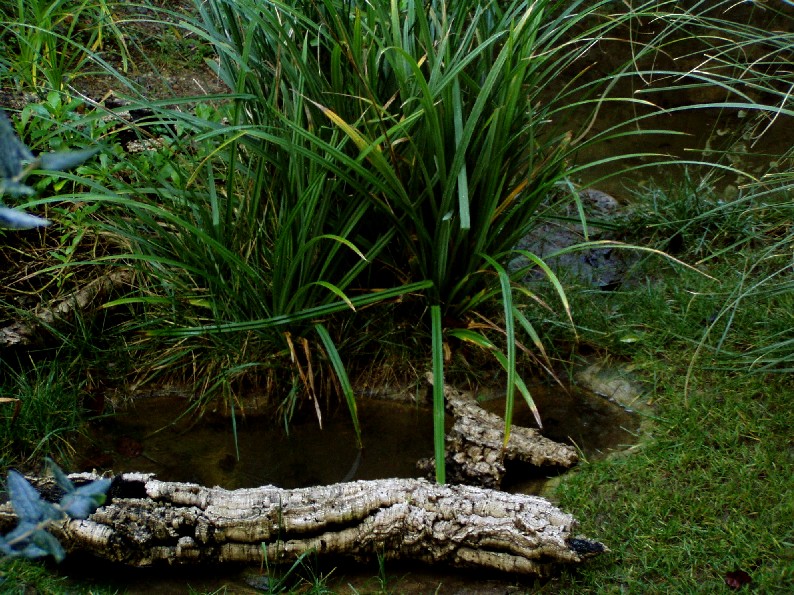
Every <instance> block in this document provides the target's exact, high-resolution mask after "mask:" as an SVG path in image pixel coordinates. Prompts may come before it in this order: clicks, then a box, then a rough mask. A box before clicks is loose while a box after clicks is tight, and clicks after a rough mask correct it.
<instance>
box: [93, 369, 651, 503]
mask: <svg viewBox="0 0 794 595" xmlns="http://www.w3.org/2000/svg"><path fill="white" fill-rule="evenodd" d="M531 391H532V394H533V397H534V399H535V401H536V403H537V405H538V408H539V409H540V412H541V416H542V418H543V422H544V433H545V434H546V435H547V436H548V437H550V438H552V439H555V440H558V441H562V442H568V443H572V444H575V445H576V446H577V447H578V448H580V449H581V450H582V451H583V452H584V454H585V456H587V457H589V458H593V457H598V456H600V455H602V454H606V453H609V452H611V451H614V450H617V449H621V448H623V447H625V446H626V445H628V444H632V443H634V442H635V441H636V438H635V434H636V432H637V430H638V428H639V418H638V417H637V416H636V415H632V414H630V413H627V412H626V411H624V410H623V409H621V408H620V407H618V406H616V405H614V404H612V403H610V402H608V401H606V400H605V399H602V398H600V397H597V396H592V395H589V394H588V393H585V392H583V391H581V390H578V389H576V388H575V387H570V388H568V389H562V388H560V387H559V386H548V385H545V384H541V383H538V384H536V385H534V386H532V387H531ZM487 394H489V395H494V394H495V393H494V391H490V392H489V393H487ZM185 406H186V401H185V400H184V399H180V398H175V397H167V398H149V399H141V400H138V401H136V402H134V404H133V405H131V406H130V408H129V409H128V410H127V411H124V412H122V413H119V414H117V415H116V416H114V417H112V418H109V419H105V420H102V421H101V422H98V423H97V424H96V426H95V427H94V429H93V445H92V446H88V447H87V448H86V449H85V451H84V453H83V455H82V461H81V462H80V467H81V470H90V469H92V468H97V469H98V470H112V471H113V472H114V473H122V472H125V471H141V472H151V473H155V474H156V475H157V477H158V478H159V479H161V480H163V481H181V482H194V483H199V484H202V485H207V486H215V485H218V486H221V487H224V488H227V489H237V488H243V487H256V486H260V485H266V484H272V485H276V486H279V487H283V488H287V489H290V488H297V487H306V486H311V485H325V484H331V483H337V482H340V481H346V480H352V479H379V478H387V477H416V476H417V471H416V468H415V463H416V461H417V460H418V459H420V458H423V457H428V456H432V453H433V427H432V416H431V413H430V409H429V408H427V407H419V406H416V405H411V404H405V403H397V402H391V401H376V400H362V401H361V402H360V403H359V416H360V421H361V428H362V437H363V442H364V449H363V451H361V452H360V453H359V452H358V451H357V449H356V445H355V436H354V433H353V427H352V423H351V422H350V418H349V417H348V416H347V413H346V411H340V412H339V413H338V414H337V415H335V416H331V417H330V419H325V420H324V427H323V429H320V427H319V425H318V423H317V421H316V420H311V421H306V422H303V423H299V424H293V425H292V426H291V427H290V429H289V432H287V431H285V429H284V428H283V426H279V425H275V424H274V423H273V422H272V420H270V419H264V418H247V419H238V420H237V446H238V447H239V459H238V457H237V454H236V452H237V450H236V448H235V437H234V433H233V432H232V427H231V422H230V421H229V420H209V419H200V420H198V421H195V420H189V419H187V417H188V416H185V419H184V420H182V421H180V422H177V423H173V420H174V418H175V417H176V416H177V415H178V414H179V412H181V411H183V410H184V408H185ZM482 406H483V407H484V408H486V409H488V410H489V411H493V412H494V413H499V412H500V411H502V410H503V409H504V398H499V396H498V394H497V395H496V398H493V397H487V398H483V399H482ZM514 421H515V423H516V425H526V426H533V425H534V422H533V420H532V414H531V412H530V411H529V408H528V407H527V406H526V404H525V403H524V402H523V400H519V401H517V402H516V408H515V413H514ZM512 475H513V476H512V477H511V474H508V477H507V480H508V482H510V485H511V489H513V490H518V491H525V490H529V491H533V492H534V491H536V490H537V489H539V487H540V486H538V485H536V482H534V481H533V482H530V483H525V484H524V483H522V482H524V481H525V480H529V479H536V477H535V476H537V473H536V472H534V471H533V470H529V469H519V470H516V471H514V472H513V473H512ZM541 475H543V474H542V473H541Z"/></svg>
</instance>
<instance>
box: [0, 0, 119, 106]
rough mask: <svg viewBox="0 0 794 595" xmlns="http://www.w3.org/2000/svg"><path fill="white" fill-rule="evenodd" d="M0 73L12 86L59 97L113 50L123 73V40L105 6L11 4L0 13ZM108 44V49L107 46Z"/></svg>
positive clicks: (58, 0)
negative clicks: (0, 61)
mask: <svg viewBox="0 0 794 595" xmlns="http://www.w3.org/2000/svg"><path fill="white" fill-rule="evenodd" d="M0 31H2V32H3V33H4V34H5V35H4V41H5V43H4V47H3V49H4V54H5V57H6V62H7V63H6V68H7V69H8V71H9V74H11V75H12V76H13V77H14V79H15V81H16V83H17V84H18V85H20V84H24V85H26V86H29V87H31V88H33V89H36V90H38V89H45V90H53V91H64V90H65V89H66V88H67V87H68V85H69V83H70V79H71V78H72V77H75V76H78V75H85V74H87V69H86V66H87V64H88V63H89V62H91V61H97V60H98V61H100V62H104V60H103V59H102V58H100V53H101V52H102V51H103V50H107V49H108V47H107V46H108V45H113V46H115V50H116V51H117V52H118V55H119V57H120V59H121V63H122V67H123V69H125V70H126V68H127V66H128V61H129V52H128V51H127V46H126V43H125V35H124V33H122V31H121V29H120V28H119V26H118V25H117V23H116V19H115V16H114V10H113V4H112V3H109V2H107V0H17V1H16V2H7V3H5V4H4V5H3V6H2V7H1V8H0ZM109 40H112V42H111V44H108V41H109Z"/></svg>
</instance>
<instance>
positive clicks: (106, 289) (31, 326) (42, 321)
mask: <svg viewBox="0 0 794 595" xmlns="http://www.w3.org/2000/svg"><path fill="white" fill-rule="evenodd" d="M131 279H132V273H131V272H130V271H116V272H114V273H110V274H108V275H103V276H102V277H99V278H98V279H94V280H93V281H90V282H89V283H87V284H86V285H85V286H84V287H81V288H80V289H78V290H77V291H74V292H72V293H70V294H69V295H67V296H66V297H64V298H62V299H60V300H58V301H56V302H54V303H52V304H49V305H47V306H40V307H39V308H37V309H36V311H35V312H34V313H33V316H32V317H31V318H30V320H23V321H17V322H14V323H12V324H9V325H7V326H5V327H3V328H0V348H8V347H30V346H38V345H41V344H42V343H43V342H44V336H45V334H44V333H43V332H42V325H46V326H51V325H53V324H56V323H57V321H58V320H70V319H71V318H72V317H73V316H74V313H75V312H81V313H83V314H87V313H89V312H91V311H92V310H93V309H95V308H96V307H97V306H95V304H96V303H97V302H100V301H101V300H103V299H105V298H106V297H107V296H108V295H110V294H111V293H112V292H114V291H115V290H116V289H118V288H119V287H122V286H124V285H128V284H129V283H130V281H131ZM99 305H101V304H99Z"/></svg>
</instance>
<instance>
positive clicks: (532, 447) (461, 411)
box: [417, 374, 579, 488]
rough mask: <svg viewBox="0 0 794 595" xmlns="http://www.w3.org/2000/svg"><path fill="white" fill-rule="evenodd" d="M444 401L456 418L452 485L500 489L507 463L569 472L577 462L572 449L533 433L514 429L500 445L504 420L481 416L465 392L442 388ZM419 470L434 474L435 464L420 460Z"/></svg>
mask: <svg viewBox="0 0 794 595" xmlns="http://www.w3.org/2000/svg"><path fill="white" fill-rule="evenodd" d="M427 380H428V382H430V384H433V375H432V374H428V375H427ZM444 402H445V407H446V409H447V411H448V412H449V413H450V414H451V415H452V416H453V417H454V419H455V422H454V425H453V426H452V429H451V430H450V431H449V433H448V434H447V438H446V449H445V450H446V474H447V480H448V481H450V482H453V483H465V484H468V485H479V486H484V487H490V488H498V487H499V486H501V484H502V479H503V478H504V474H505V465H504V463H505V461H519V462H522V463H527V464H530V465H533V466H535V467H550V468H553V467H561V468H566V469H567V468H569V467H572V466H573V465H575V464H576V463H577V462H578V460H579V455H578V454H577V453H576V450H574V449H573V448H572V447H570V446H568V445H567V444H562V443H560V442H555V441H554V440H550V439H549V438H546V437H545V436H543V435H541V434H540V432H538V431H537V430H535V429H533V428H524V427H520V426H513V427H512V429H511V431H510V439H509V440H508V441H507V446H504V437H505V433H504V425H505V422H504V420H503V419H502V418H500V417H499V416H498V415H494V414H493V413H490V412H488V411H485V410H484V409H483V408H482V407H480V406H479V405H478V404H477V401H476V400H475V398H474V397H473V396H472V395H471V394H470V393H468V392H464V391H459V390H457V389H455V388H453V387H451V386H449V385H446V384H445V385H444ZM417 465H418V466H419V468H420V469H421V470H423V471H432V470H433V469H435V461H434V460H433V459H423V460H422V461H419V463H418V464H417Z"/></svg>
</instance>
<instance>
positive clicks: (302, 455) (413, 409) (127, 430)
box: [64, 380, 641, 593]
mask: <svg viewBox="0 0 794 595" xmlns="http://www.w3.org/2000/svg"><path fill="white" fill-rule="evenodd" d="M530 390H531V392H532V394H533V397H534V399H535V400H536V403H537V404H538V407H539V408H540V410H541V412H542V415H543V421H544V434H545V435H547V436H548V437H550V438H552V439H555V440H558V441H564V442H567V443H570V444H575V445H576V447H577V448H578V449H580V451H581V453H582V454H583V455H584V456H585V457H587V458H588V459H595V458H599V457H603V456H607V455H609V454H610V453H614V452H618V451H621V450H623V449H625V448H626V447H628V446H630V445H631V444H634V443H636V442H637V440H638V437H639V435H640V421H641V420H640V416H638V415H636V414H633V413H631V412H629V411H627V410H626V409H624V408H623V407H621V406H618V405H616V404H614V403H612V402H610V401H608V400H607V399H605V398H603V397H601V396H597V395H595V394H593V393H590V392H588V391H585V390H583V389H581V388H579V387H577V386H575V385H568V386H565V387H560V386H558V385H554V384H549V383H548V382H546V381H542V380H538V381H536V382H534V383H530ZM478 397H479V400H480V402H481V405H482V406H483V407H484V408H485V409H487V410H489V411H492V412H494V413H500V412H501V411H503V408H504V397H502V396H501V395H500V394H499V393H498V392H497V391H495V390H484V391H481V393H480V394H478ZM186 406H187V399H186V398H185V397H184V396H175V395H170V396H165V397H153V398H139V399H134V400H132V401H130V402H129V406H128V408H127V409H125V410H123V411H119V412H117V414H116V415H114V416H113V417H107V418H104V419H101V420H98V421H96V422H95V423H94V424H93V425H92V428H91V430H90V438H91V439H90V442H89V443H87V444H86V445H84V447H83V448H82V449H81V451H80V453H79V456H78V457H77V458H78V459H79V461H78V462H79V467H80V469H79V470H86V471H88V470H92V469H96V470H98V471H110V470H112V471H113V472H114V473H122V472H125V471H141V472H151V473H155V474H156V475H157V477H158V479H161V480H166V481H180V482H195V483H200V484H202V485H207V486H212V485H219V486H222V487H225V488H228V489H236V488H242V487H254V486H260V485H264V484H273V485H277V486H279V487H283V488H287V489H290V488H297V487H304V486H311V485H320V484H331V483H336V482H340V481H348V480H357V479H378V478H387V477H418V476H419V473H418V472H417V470H416V461H417V460H418V459H420V458H423V457H428V456H431V455H432V451H433V438H432V436H433V428H432V414H431V409H430V408H429V407H428V406H427V405H417V404H415V403H405V402H396V401H387V400H375V399H361V400H360V402H359V415H360V420H361V426H362V431H363V436H362V438H363V443H364V448H363V450H362V451H360V452H359V451H358V450H357V449H356V446H355V436H354V432H353V428H352V424H351V422H350V419H349V417H348V416H347V414H346V411H344V410H340V411H339V412H337V414H335V415H333V416H331V417H330V418H329V419H326V420H324V423H323V428H322V429H321V428H320V427H319V425H318V423H317V420H316V419H315V420H306V421H303V422H300V423H293V424H291V425H290V428H289V432H287V431H286V430H285V429H284V427H283V426H280V425H274V423H273V422H272V418H267V419H265V418H262V417H250V418H247V419H238V421H237V446H238V447H239V458H238V457H237V455H236V448H235V437H234V432H233V431H232V426H231V421H230V420H229V419H223V418H217V417H216V418H212V416H209V415H206V416H204V417H202V418H194V417H191V416H190V415H185V416H183V418H182V419H180V420H178V421H176V422H174V417H175V415H176V413H175V412H178V411H183V410H184V409H185V407H186ZM515 423H516V424H517V425H526V426H533V425H534V422H533V418H532V414H531V412H530V410H529V408H528V407H527V406H526V404H525V403H524V402H523V401H521V402H518V403H517V405H516V410H515ZM558 474H559V471H558V470H556V469H548V470H538V469H530V468H526V467H524V468H512V469H511V468H509V469H508V474H507V476H506V479H505V485H504V486H503V487H504V489H505V490H507V491H513V492H521V493H534V494H538V493H541V492H543V490H544V486H546V484H547V482H548V481H549V477H554V476H557V475H558ZM86 564H87V565H88V566H87V567H86V566H85V565H86ZM107 570H108V572H107V574H105V573H104V572H103V573H102V574H97V568H96V563H95V562H93V563H92V562H91V561H81V560H79V559H70V560H69V562H68V566H66V567H64V571H65V573H66V574H67V575H68V576H70V577H72V578H73V579H77V580H80V579H79V577H81V576H82V577H88V576H90V577H91V580H92V581H99V582H101V583H104V584H109V585H111V586H114V585H115V586H117V587H119V588H121V589H123V590H124V591H125V592H127V593H174V592H184V591H185V589H186V585H190V588H191V589H197V590H199V591H207V592H213V591H217V590H219V589H222V588H226V589H228V591H229V592H234V593H245V592H257V591H255V590H253V589H252V587H250V586H249V583H250V575H251V574H252V573H253V574H254V575H256V574H258V572H259V569H247V570H243V571H242V572H241V571H240V569H239V568H237V569H226V568H224V569H222V570H217V569H216V570H213V571H199V572H196V570H195V569H193V570H187V571H177V572H176V573H175V572H174V569H170V568H169V569H166V570H160V569H148V570H140V569H124V568H118V567H109V568H108V569H107ZM378 570H379V568H378V565H377V562H376V561H373V562H372V563H371V564H369V565H352V564H348V563H346V562H345V561H334V562H323V563H322V564H319V565H317V566H316V568H315V572H318V573H325V574H328V573H330V578H329V585H331V586H332V587H333V589H334V590H335V591H336V592H355V591H353V589H355V590H357V591H358V592H372V591H376V590H378V589H380V585H379V583H378V579H377V578H373V577H377V575H378ZM386 574H387V577H388V580H389V584H388V589H390V590H396V591H398V592H410V593H420V592H421V593H425V592H436V591H437V589H440V590H438V592H442V593H464V592H469V593H472V592H477V593H505V592H510V591H509V590H510V589H512V588H513V587H512V586H511V585H521V586H520V588H519V587H516V588H519V590H521V591H525V590H526V589H527V588H530V584H529V583H516V582H515V580H516V579H512V580H511V582H509V583H508V582H506V581H508V580H510V577H505V576H483V575H482V573H479V574H475V573H471V572H465V571H460V570H456V569H452V570H450V569H436V568H428V567H426V566H422V565H415V564H406V563H397V562H389V563H388V565H387V566H386Z"/></svg>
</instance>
